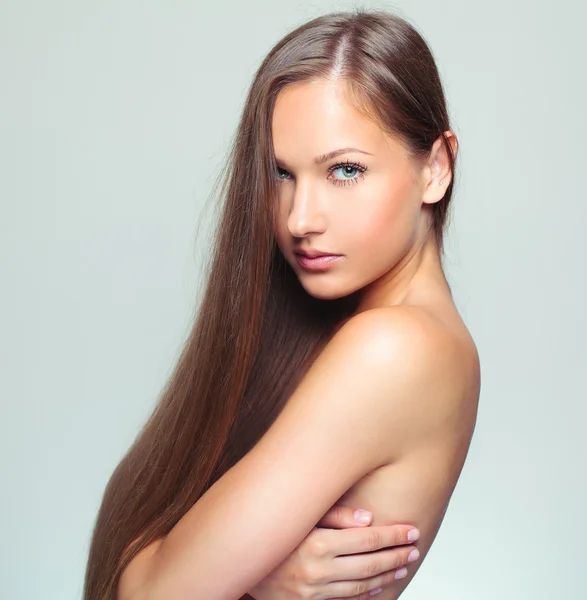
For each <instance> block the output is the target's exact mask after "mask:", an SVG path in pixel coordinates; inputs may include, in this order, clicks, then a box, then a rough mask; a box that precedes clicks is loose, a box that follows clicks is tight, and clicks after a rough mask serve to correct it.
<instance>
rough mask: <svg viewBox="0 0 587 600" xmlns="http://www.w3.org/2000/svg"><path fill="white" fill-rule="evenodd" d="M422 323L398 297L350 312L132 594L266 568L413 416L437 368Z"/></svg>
mask: <svg viewBox="0 0 587 600" xmlns="http://www.w3.org/2000/svg"><path fill="white" fill-rule="evenodd" d="M428 332H429V329H426V328H424V327H422V323H421V321H420V320H419V319H418V318H416V317H415V316H414V314H413V313H412V312H410V311H408V312H406V311H404V310H403V309H402V307H393V308H387V309H376V310H371V311H368V312H365V313H362V314H360V315H358V316H356V317H354V318H353V319H351V320H350V321H348V322H347V323H346V324H345V325H344V326H343V327H342V328H341V329H340V331H339V332H338V333H337V334H336V335H335V336H334V338H333V339H332V340H331V342H330V343H329V344H328V345H327V347H326V348H325V350H324V351H323V352H322V354H320V355H319V357H318V358H317V359H316V361H315V362H314V364H313V365H312V367H311V368H310V370H309V371H308V373H307V374H306V376H305V377H304V378H303V380H302V382H301V384H300V385H299V386H298V388H297V389H296V390H295V392H294V393H293V395H292V396H291V398H290V399H289V400H288V403H287V404H286V407H285V408H284V409H283V411H282V412H281V414H280V415H279V416H278V418H277V419H276V421H275V422H274V423H273V425H272V426H271V427H270V428H269V430H268V431H267V433H266V434H265V435H264V436H263V437H262V438H261V440H260V441H259V442H258V444H257V445H256V446H255V447H254V448H253V449H252V450H251V451H250V452H249V453H248V454H247V455H246V456H245V457H243V458H242V459H241V460H240V461H239V462H238V463H237V464H236V465H235V466H234V467H233V468H231V469H230V470H229V471H228V472H227V473H225V474H224V475H223V476H222V477H221V478H220V479H219V480H218V481H217V482H216V483H215V484H214V485H213V486H212V487H211V488H210V489H209V490H208V491H207V492H206V493H205V494H204V495H203V496H202V497H201V498H200V499H199V500H198V501H197V502H196V503H195V504H194V506H193V507H192V508H191V509H190V510H189V511H188V512H187V513H186V514H185V515H184V517H183V518H182V519H181V520H180V521H179V522H178V523H177V525H176V526H175V527H174V528H173V530H172V531H171V532H170V533H169V535H168V536H167V537H166V538H165V539H164V540H163V542H162V543H161V545H160V546H158V547H157V549H156V551H155V552H154V553H153V554H152V556H151V557H150V559H149V563H148V565H146V566H145V568H144V569H143V573H145V575H144V577H143V578H142V581H141V585H140V586H139V587H140V589H141V590H142V591H143V592H144V594H143V595H142V597H143V598H146V599H148V600H160V599H161V600H163V599H165V598H174V600H194V599H199V598H206V599H207V600H234V599H236V598H239V597H241V596H242V595H244V594H245V593H246V592H247V591H248V590H250V589H252V588H253V587H254V586H255V584H256V583H258V582H259V581H261V580H262V579H263V578H264V577H265V576H266V575H267V574H269V573H270V572H271V571H272V570H273V569H275V568H276V567H277V566H278V565H279V564H280V563H281V562H282V561H283V560H284V559H285V558H286V557H287V556H288V555H289V554H290V553H291V552H292V551H293V550H294V549H295V548H296V547H297V546H298V545H299V544H300V542H301V541H302V540H303V539H304V538H305V537H306V536H307V535H308V533H309V532H310V531H311V530H312V528H313V527H314V526H315V524H316V523H317V522H318V521H319V520H320V518H321V517H322V516H323V515H324V514H325V513H326V512H327V510H328V509H329V508H330V507H331V506H332V505H333V504H335V503H336V501H337V500H338V499H339V498H340V497H341V496H342V494H343V493H344V492H345V491H346V490H348V489H349V488H350V487H351V486H352V485H353V484H354V483H355V482H357V481H358V480H359V479H361V478H362V477H363V476H364V475H366V474H367V473H369V472H371V471H373V470H374V469H376V468H377V467H379V466H381V465H383V464H388V463H389V462H390V457H391V456H394V455H396V453H395V451H394V449H397V450H399V448H400V447H401V445H402V444H403V443H404V441H405V440H406V436H407V433H406V432H408V431H409V432H410V436H411V435H412V433H413V430H414V428H417V427H420V428H421V427H422V426H423V425H422V421H421V419H422V414H423V413H424V412H425V410H422V409H421V407H420V408H418V403H419V402H420V400H421V399H422V398H423V397H424V392H426V394H429V389H428V387H426V386H427V385H428V386H429V381H430V379H431V372H432V371H434V370H435V369H438V367H437V366H436V363H437V362H438V361H437V360H436V359H437V356H438V348H439V347H438V345H437V344H433V343H430V341H431V340H432V339H433V338H434V336H433V335H431V334H429V333H428ZM283 515H288V518H287V519H285V520H284V519H283V518H282V517H283ZM275 523H280V525H279V526H278V527H276V526H275V525H274V524H275ZM135 573H136V572H135ZM135 583H136V582H135ZM139 596H140V595H137V596H136V597H137V598H138V597H139ZM121 598H124V595H121Z"/></svg>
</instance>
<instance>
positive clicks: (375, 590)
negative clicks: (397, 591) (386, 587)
mask: <svg viewBox="0 0 587 600" xmlns="http://www.w3.org/2000/svg"><path fill="white" fill-rule="evenodd" d="M382 591H383V588H376V589H374V590H371V591H370V592H369V596H374V595H375V594H378V593H379V592H382Z"/></svg>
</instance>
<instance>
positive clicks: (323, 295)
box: [299, 277, 355, 300]
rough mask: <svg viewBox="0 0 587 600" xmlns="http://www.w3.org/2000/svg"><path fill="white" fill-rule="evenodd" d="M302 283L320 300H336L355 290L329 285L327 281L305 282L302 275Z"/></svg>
mask: <svg viewBox="0 0 587 600" xmlns="http://www.w3.org/2000/svg"><path fill="white" fill-rule="evenodd" d="M299 279H300V283H301V284H302V287H303V288H304V289H305V290H306V292H307V293H308V294H309V295H310V296H313V297H314V298H316V299H318V300H336V299H338V298H343V297H344V296H348V295H350V294H352V293H353V292H354V291H355V290H346V289H344V288H341V287H340V286H336V285H328V284H326V283H322V284H321V283H320V282H313V283H312V284H310V285H308V283H307V282H304V280H303V278H302V277H300V278H299Z"/></svg>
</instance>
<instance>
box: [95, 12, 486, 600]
mask: <svg viewBox="0 0 587 600" xmlns="http://www.w3.org/2000/svg"><path fill="white" fill-rule="evenodd" d="M456 153H457V140H456V137H455V135H454V134H453V133H452V132H451V131H450V127H449V122H448V116H447V110H446V103H445V98H444V94H443V90H442V85H441V82H440V79H439V75H438V72H437V69H436V66H435V63H434V59H433V56H432V54H431V52H430V50H429V48H428V46H427V45H426V43H425V41H424V40H423V39H422V37H421V36H420V35H419V34H418V33H417V32H416V31H415V29H414V28H413V27H411V26H410V25H409V24H408V23H407V22H406V21H404V20H402V19H400V18H398V17H396V16H393V15H391V14H389V13H385V12H365V11H362V10H359V11H355V12H353V13H335V14H330V15H325V16H321V17H319V18H316V19H313V20H311V21H309V22H308V23H306V24H304V25H303V26H301V27H299V28H297V29H296V30H295V31H293V32H291V33H290V34H288V35H287V36H285V38H283V40H281V41H280V42H279V43H278V44H276V46H275V47H274V48H273V49H272V50H271V52H270V53H269V55H268V56H267V57H266V58H265V60H264V61H263V63H262V65H261V66H260V68H259V70H258V72H257V73H256V76H255V78H254V81H253V84H252V86H251V89H250V92H249V94H248V98H247V100H246V104H245V107H244V112H243V115H242V119H241V122H240V124H239V127H238V131H237V136H236V140H235V143H234V146H233V148H232V154H231V157H230V161H229V162H228V165H229V171H228V173H227V175H226V178H225V180H224V185H223V187H222V193H223V196H224V197H225V204H224V209H223V213H222V216H221V220H220V224H219V229H218V232H217V237H216V240H215V243H214V247H213V252H214V254H213V260H212V262H211V266H210V271H209V273H208V274H207V275H208V282H207V288H206V293H205V295H204V297H203V300H202V304H201V306H200V311H199V314H198V318H197V320H196V322H195V325H194V328H193V330H192V332H191V335H190V337H189V339H188V340H187V342H186V345H185V348H184V350H183V353H182V355H181V357H180V360H179V364H178V365H177V368H176V370H175V372H174V373H173V375H172V377H171V379H170V381H169V383H168V385H167V387H166V389H165V391H164V394H163V397H162V399H161V401H160V403H159V404H158V406H157V407H156V409H155V411H154V413H153V415H152V416H151V417H150V419H149V420H148V422H147V423H146V425H145V427H144V428H143V430H142V431H141V433H140V435H139V436H138V438H137V439H136V440H135V442H134V444H133V445H132V447H131V448H130V450H129V451H128V453H127V454H126V455H125V457H124V458H123V460H122V461H121V462H120V464H119V465H118V467H117V468H116V470H115V472H114V473H113V475H112V477H111V479H110V481H109V483H108V485H107V487H106V490H105V493H104V498H103V501H102V505H101V507H100V511H99V514H98V518H97V522H96V526H95V530H94V533H93V538H92V544H91V548H90V555H89V560H88V568H87V573H86V585H85V596H84V597H85V599H86V600H90V599H92V600H94V599H96V600H97V599H100V600H105V599H107V598H108V599H110V598H119V599H120V600H129V599H130V600H140V599H142V598H147V599H149V600H159V599H167V598H170V599H173V600H184V599H185V600H187V599H188V598H190V599H195V598H198V599H199V598H203V599H204V598H205V599H206V600H216V599H218V600H220V599H226V600H228V599H236V598H240V597H242V596H243V595H245V594H247V593H249V594H250V595H251V596H253V597H254V598H257V600H262V599H263V598H280V599H281V598H295V597H302V596H304V597H312V598H316V599H318V598H320V599H323V598H349V597H352V598H357V597H369V593H370V592H372V591H375V590H378V589H379V588H381V587H383V590H382V591H381V590H378V591H380V595H379V596H378V597H379V598H382V599H386V600H387V599H392V598H397V597H398V596H399V595H400V594H401V592H402V591H403V589H405V587H406V586H407V584H408V583H409V581H410V580H411V579H412V578H413V576H414V573H415V572H416V571H417V567H415V566H414V567H413V568H412V569H408V571H409V574H408V576H407V577H405V578H404V579H395V578H394V577H395V573H394V570H393V568H392V567H398V566H399V565H400V564H405V563H406V562H407V556H406V555H405V554H401V558H398V557H399V556H400V554H398V552H399V549H398V548H393V549H392V550H389V549H388V550H383V549H382V548H384V547H389V546H393V545H396V544H402V545H405V544H409V543H410V542H409V541H408V540H407V538H405V537H404V538H403V539H401V540H399V541H396V542H393V541H392V540H391V538H390V537H389V535H387V536H384V535H381V534H382V532H383V531H387V532H389V529H387V530H383V529H380V528H381V526H389V525H394V524H398V523H401V524H405V525H402V527H403V529H402V532H403V533H404V534H405V533H406V532H407V531H408V530H409V529H411V527H410V526H417V528H418V530H419V531H420V532H421V534H420V538H419V540H418V543H417V545H412V546H411V547H409V549H410V550H411V549H414V548H415V547H417V548H418V550H419V552H420V561H419V562H417V563H416V564H418V565H419V564H421V559H422V558H424V556H425V555H426V553H427V551H428V550H429V548H430V546H431V544H432V542H433V540H434V538H435V536H436V533H437V531H438V529H439V527H440V524H441V521H442V518H443V516H444V513H445V511H446V508H447V506H448V502H449V500H450V496H451V494H452V492H453V490H454V487H455V485H456V482H457V480H458V477H459V474H460V472H461V469H462V466H463V464H464V460H465V457H466V454H467V451H468V447H469V444H470V440H471V436H472V433H473V430H474V425H475V419H476V414H477V404H478V398H479V388H480V374H479V360H478V354H477V351H476V348H475V344H474V342H473V340H472V338H471V336H470V335H469V332H468V331H467V328H466V326H465V324H464V323H463V321H462V319H461V318H460V316H459V314H458V311H457V309H456V307H455V305H454V302H453V298H452V295H451V291H450V287H449V285H448V283H447V281H446V279H445V277H444V274H443V270H442V264H441V256H442V250H443V230H444V225H445V221H446V216H447V209H448V204H449V202H450V199H451V196H452V187H453V184H452V180H453V173H454V166H455V159H456ZM319 254H320V255H322V256H317V255H319ZM334 505H343V506H350V507H359V506H360V507H363V508H366V509H368V510H370V511H371V513H372V514H373V521H372V525H373V527H369V528H367V529H363V530H358V529H345V530H343V531H332V530H326V529H324V530H322V534H323V535H322V537H321V538H320V540H319V541H318V542H316V539H317V538H316V535H317V534H318V533H320V531H319V529H318V528H317V527H316V525H317V524H318V525H320V524H322V526H323V527H324V526H328V523H326V524H324V522H323V521H321V519H322V518H323V516H324V515H325V513H327V512H328V511H329V509H330V508H331V507H332V506H334ZM369 530H371V531H369ZM356 532H360V533H361V534H368V533H371V532H376V533H378V534H380V535H376V536H373V535H370V536H368V537H367V536H365V535H363V537H362V538H361V539H362V540H363V544H364V542H365V540H367V541H368V543H367V544H366V545H365V544H364V545H363V546H362V549H360V548H358V547H357V545H356V543H355V545H354V546H353V545H352V544H351V543H350V539H351V538H350V537H349V534H354V533H356ZM325 534H328V535H325ZM310 536H314V537H313V538H312V539H313V541H312V544H311V545H310V544H309V543H308V540H309V539H310ZM353 539H354V540H357V539H358V538H357V537H356V536H355V538H353ZM377 539H379V542H377V541H376V540H377ZM351 546H352V547H351ZM302 547H303V548H304V549H305V550H306V552H304V553H302V552H301V551H300V548H302ZM310 547H311V548H312V549H313V551H314V555H313V556H315V557H321V560H320V561H318V559H314V560H316V561H317V562H313V563H311V564H312V565H313V566H312V567H311V568H312V569H314V571H315V572H314V573H313V574H307V575H306V580H305V581H303V582H301V583H300V582H299V581H297V586H298V587H296V588H294V587H293V577H292V575H291V573H293V567H294V566H296V565H297V566H298V567H299V571H298V576H300V575H299V573H307V571H308V564H310V563H306V564H303V565H302V566H301V567H300V564H301V563H300V561H302V562H303V557H304V556H309V555H311V554H312V553H311V552H307V550H308V548H310ZM373 550H377V551H378V552H376V553H374V554H368V552H369V551H373ZM392 552H393V557H394V558H393V560H394V561H395V562H393V563H392V562H391V556H392ZM375 554H377V555H378V556H377V557H376V558H377V560H374V558H375ZM309 560H310V559H308V561H309ZM384 563H385V565H386V568H385V567H382V565H384ZM316 565H320V570H318V569H317V568H316ZM385 571H391V573H389V572H385ZM288 577H289V579H287V578H288ZM382 583H383V584H384V585H383V586H382V585H381V584H382Z"/></svg>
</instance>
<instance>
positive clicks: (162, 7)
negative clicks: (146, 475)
mask: <svg viewBox="0 0 587 600" xmlns="http://www.w3.org/2000/svg"><path fill="white" fill-rule="evenodd" d="M355 5H356V4H355V3H350V2H338V3H333V2H328V1H322V2H319V1H315V2H312V3H304V2H286V1H283V0H256V1H250V2H246V3H245V2H236V1H234V0H233V2H232V3H230V2H214V3H202V2H196V1H191V2H189V1H187V0H186V1H182V2H180V1H171V0H166V1H165V2H159V3H155V2H145V1H142V2H138V1H132V2H130V1H117V2H114V1H101V2H79V1H77V2H74V1H64V0H54V1H52V2H41V1H39V0H36V1H24V0H18V2H17V1H16V0H13V1H6V0H2V1H1V2H0V77H1V79H0V81H1V86H2V87H1V91H0V131H1V134H0V202H1V213H0V227H1V231H0V250H1V254H0V258H1V263H0V269H1V270H0V282H1V286H2V287H1V294H0V368H1V373H0V401H1V414H0V466H1V469H2V495H1V497H0V515H1V517H0V519H1V521H0V530H1V532H2V544H1V545H0V569H1V571H2V572H1V576H0V597H1V598H2V599H6V600H9V599H10V600H17V599H27V600H29V599H30V600H33V599H34V600H41V599H42V600H68V599H76V598H80V596H81V589H82V580H83V572H84V568H85V562H86V556H87V549H88V541H89V535H90V531H91V527H92V525H93V521H94V518H95V515H96V511H97V509H98V505H99V502H100V498H101V494H102V491H103V489H104V486H105V484H106V482H107V479H108V477H109V476H110V473H111V472H112V470H113V469H114V467H115V466H116V464H117V462H118V460H119V459H120V457H121V456H122V454H123V452H124V451H125V450H126V449H127V448H128V446H129V444H130V443H131V442H132V440H133V439H134V437H135V435H136V433H137V432H138V429H139V428H140V426H141V425H142V423H143V421H144V419H145V418H146V417H147V415H148V414H149V413H150V411H151V409H152V407H153V405H154V403H155V402H156V400H157V398H158V395H159V393H160V390H161V387H162V385H163V384H164V381H165V380H166V378H167V376H168V375H169V373H170V371H171V369H172V367H173V365H174V363H175V361H176V359H177V357H178V351H179V348H180V344H181V342H182V341H183V339H184V336H185V335H186V333H187V330H188V327H189V324H190V322H191V320H192V318H193V309H194V305H195V299H196V296H197V290H198V277H199V268H200V267H199V262H200V260H201V256H202V255H203V254H202V253H203V252H204V251H205V239H204V238H203V237H201V238H197V239H198V241H197V242H196V236H195V234H196V230H197V224H198V222H199V219H200V217H202V218H203V216H202V215H203V214H204V213H202V208H203V206H204V202H206V199H207V197H208V195H209V192H210V190H211V186H212V183H213V181H214V179H215V177H216V175H217V173H218V169H219V166H220V164H221V161H222V160H223V158H224V153H225V151H226V149H227V145H228V142H229V139H230V137H231V136H232V133H233V131H234V128H235V126H236V120H237V117H238V115H239V113H240V110H241V107H242V102H243V100H244V95H245V92H246V89H247V87H248V85H249V83H250V81H251V77H252V74H253V72H254V70H255V69H256V68H257V66H258V64H259V62H260V61H261V59H262V58H263V56H264V55H265V54H266V53H267V52H268V51H269V49H270V48H271V46H272V45H273V44H274V43H275V42H276V41H277V40H278V39H280V38H281V37H282V36H283V35H284V34H285V33H286V32H287V31H289V30H291V29H292V28H293V27H294V26H297V25H299V24H301V23H302V22H303V21H305V20H307V19H309V18H311V17H314V16H317V15H318V14H322V13H325V12H330V11H332V10H335V9H346V8H352V7H354V6H355ZM362 6H364V7H376V8H388V9H390V10H392V11H395V12H397V13H398V14H399V15H400V16H404V17H407V18H408V19H409V20H410V21H411V22H413V23H415V24H416V26H417V27H418V29H419V30H420V31H421V32H422V33H423V34H424V36H425V37H426V39H427V40H428V42H429V43H430V45H431V47H432V50H433V52H434V54H435V56H436V59H437V62H438V66H439V69H440V72H441V76H442V78H443V82H444V85H445V87H446V92H447V96H448V102H449V109H450V113H451V116H452V120H453V130H454V131H455V133H456V134H457V136H458V138H459V140H460V148H459V151H460V157H459V160H460V164H459V170H458V171H457V174H456V195H455V197H454V199H453V201H454V205H453V211H454V212H453V219H452V225H451V228H450V230H449V236H448V242H447V262H446V265H447V273H448V276H449V280H450V281H451V283H452V286H453V289H454V291H455V296H456V300H457V303H458V306H459V308H460V310H461V313H462V315H463V317H464V319H465V321H466V322H467V324H468V326H469V328H470V331H471V333H472V334H473V337H474V338H475V340H476V342H477V345H478V348H479V351H480V356H481V362H482V393H481V404H480V409H479V417H478V423H477V429H476V431H475V435H474V438H473V443H472V447H471V450H470V454H469V457H468V461H467V463H466V465H465V468H464V470H463V473H462V476H461V479H460V481H459V484H458V485H457V488H456V491H455V493H454V495H453V499H452V502H451V504H450V507H449V510H448V512H447V515H446V518H445V521H444V523H443V526H442V528H441V530H440V532H439V534H438V537H437V539H436V542H435V544H434V545H433V547H432V549H431V551H430V553H429V555H428V557H427V558H426V560H425V562H424V564H423V565H422V567H421V569H420V571H419V573H418V575H417V576H416V578H415V580H414V581H413V582H412V583H411V584H410V586H409V587H408V589H407V590H406V592H405V593H404V595H403V596H402V598H405V600H430V599H431V598H433V599H434V600H471V599H475V600H495V599H496V598H499V599H500V600H521V599H523V600H525V599H532V600H543V599H544V600H552V599H554V598H556V599H557V600H559V599H576V600H579V599H585V598H587V583H586V582H585V577H584V575H585V573H584V568H581V567H582V565H581V566H580V563H579V559H580V557H581V556H582V555H583V547H582V542H583V538H584V536H585V534H586V533H587V527H586V524H587V523H586V517H585V506H586V497H585V488H586V471H587V469H586V466H587V460H586V450H585V418H586V417H587V411H586V409H585V404H586V400H587V393H586V391H587V390H586V387H587V386H586V383H585V370H586V366H587V364H586V363H587V357H586V351H585V345H584V344H585V338H586V336H587V323H586V318H585V308H586V306H587V297H586V296H587V293H586V289H587V285H586V278H587V264H586V263H587V260H586V258H587V247H586V246H587V244H586V241H585V227H586V225H587V205H586V202H585V191H584V189H585V184H584V181H583V176H582V175H583V173H584V172H585V167H584V164H583V160H584V158H585V140H586V134H587V127H586V119H585V106H586V105H587V94H586V84H585V58H586V54H587V52H586V43H585V41H584V40H585V35H584V23H585V17H586V16H587V14H586V9H585V8H584V4H583V3H579V2H571V1H568V0H567V1H562V2H557V3H556V4H551V3H546V2H535V1H534V2H530V1H520V0H518V1H514V2H506V1H505V0H499V1H496V2H491V3H482V2H471V1H470V0H449V1H447V2H432V1H426V0H420V1H418V0H411V1H410V2H395V3H393V4H392V3H386V2H378V3H376V4H374V3H370V2H363V3H362ZM284 517H285V515H284Z"/></svg>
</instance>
